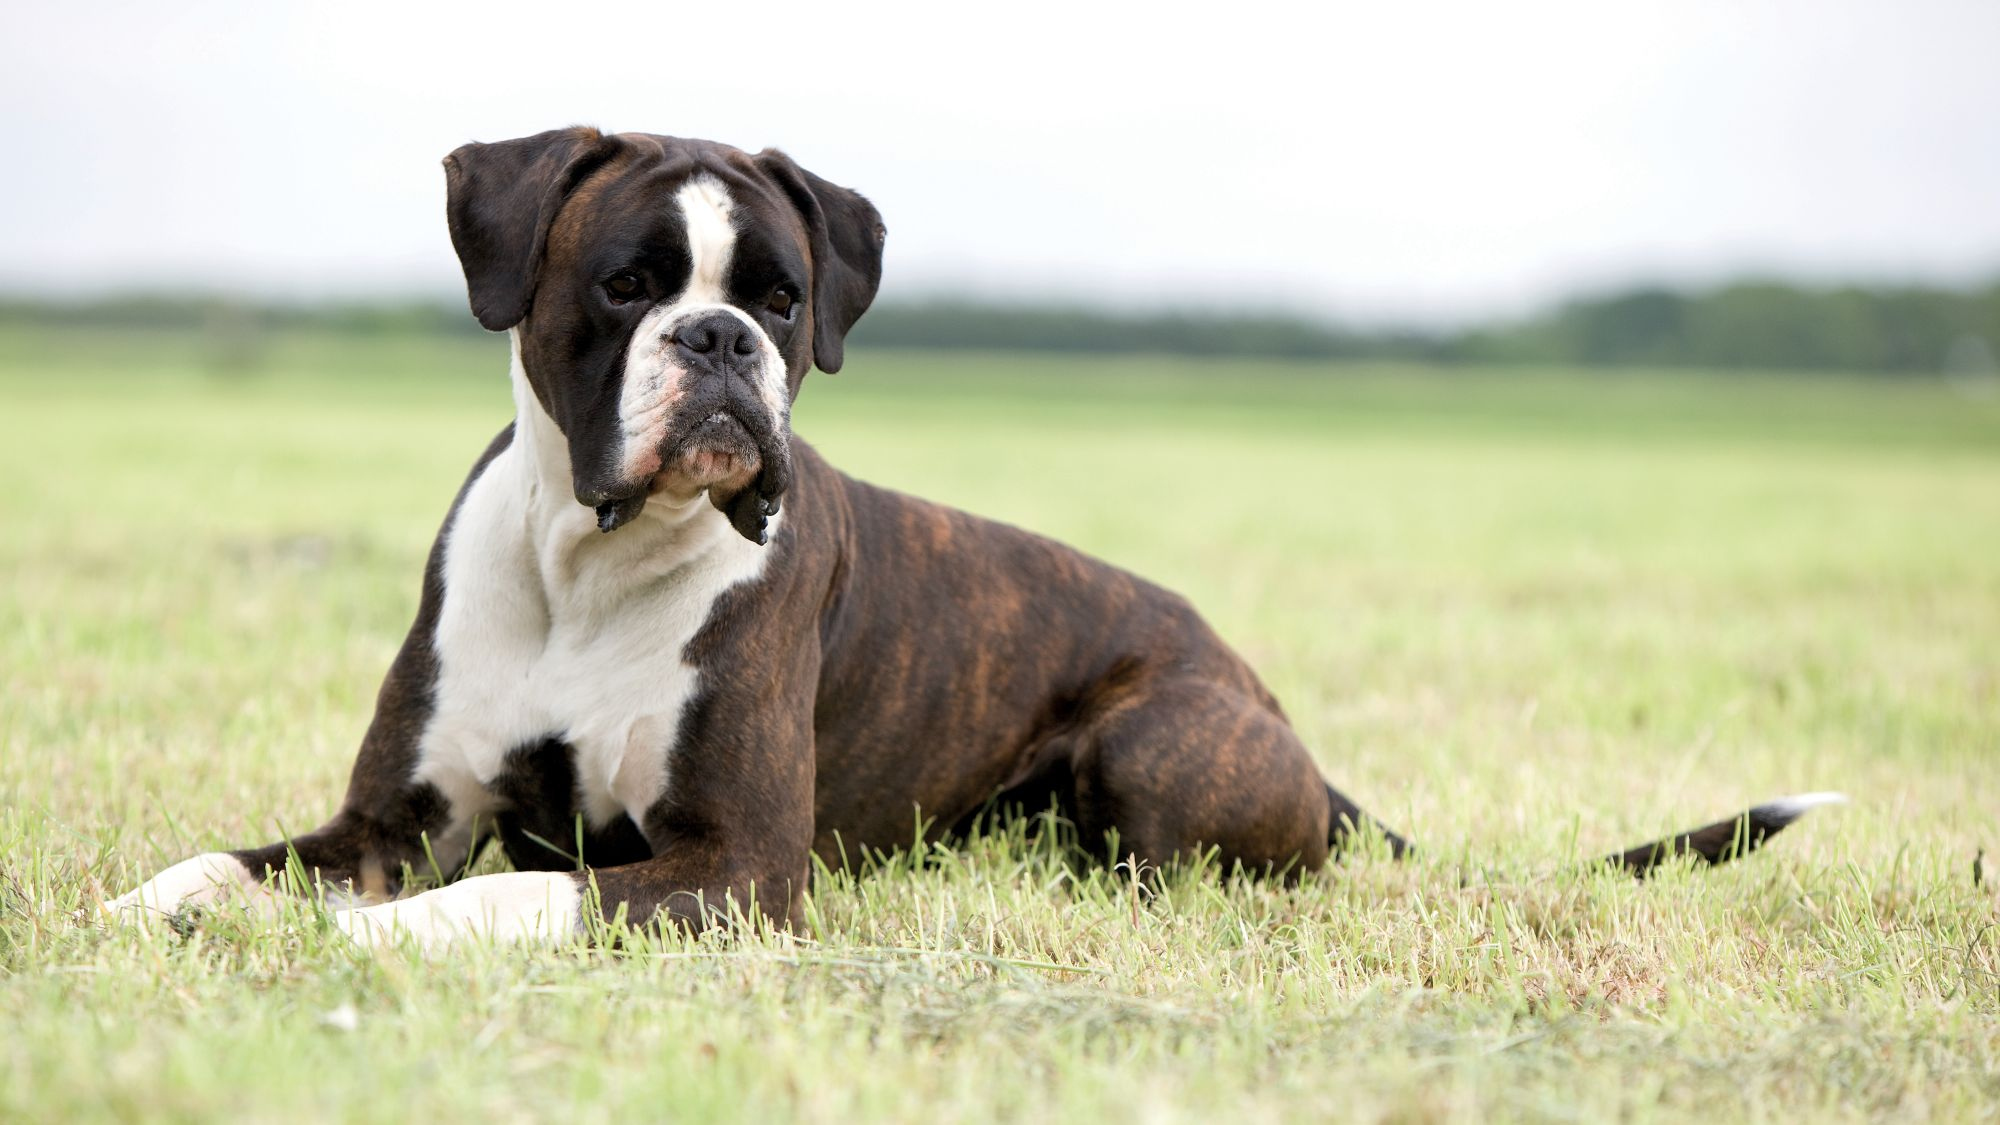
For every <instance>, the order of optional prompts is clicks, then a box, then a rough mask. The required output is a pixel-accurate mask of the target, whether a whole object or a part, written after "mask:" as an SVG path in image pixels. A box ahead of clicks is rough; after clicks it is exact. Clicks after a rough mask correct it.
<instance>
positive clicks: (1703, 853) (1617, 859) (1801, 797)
mask: <svg viewBox="0 0 2000 1125" xmlns="http://www.w3.org/2000/svg"><path fill="white" fill-rule="evenodd" d="M1846 802H1847V795H1846V794H1844V793H1798V794H1795V795H1793V796H1790V797H1780V798H1778V799H1777V800H1775V801H1766V802H1764V803H1763V804H1761V805H1756V806H1753V807H1752V808H1750V809H1749V810H1747V811H1745V812H1743V813H1740V814H1738V815H1736V816H1732V817H1729V818H1727V819H1725V820H1718V821H1716V822H1715V823H1713V824H1704V825H1702V826H1701V827H1700V828H1691V829H1689V830H1687V831H1686V832H1681V833H1678V834H1676V835H1673V836H1668V837H1666V838H1665V839H1661V840H1654V841H1652V842H1651V843H1646V844H1640V845H1639V846H1638V847H1636V848H1627V849H1625V850H1624V851H1622V852H1613V853H1612V854H1610V855H1607V856H1603V857H1601V858H1599V859H1598V861H1597V862H1599V863H1608V864H1610V865H1612V866H1613V867H1622V868H1624V869H1625V870H1627V871H1629V872H1631V873H1632V875H1633V876H1634V877H1635V878H1639V879H1644V878H1645V877H1646V873H1647V872H1649V871H1651V870H1652V869H1653V868H1655V867H1658V866H1660V865H1661V864H1663V863H1669V862H1671V861H1673V860H1674V859H1675V858H1676V857H1678V856H1684V855H1685V856H1693V857H1695V858H1696V859H1699V860H1701V861H1702V862H1703V863H1706V864H1708V865H1709V866H1711V867H1713V866H1714V865H1716V864H1718V863H1728V862H1729V861H1730V860H1732V859H1737V858H1739V857H1741V856H1745V855H1749V854H1750V853H1751V852H1754V851H1756V850H1757V849H1758V848H1760V847H1762V846H1763V844H1764V841H1766V840H1768V839H1770V838H1771V837H1773V836H1775V835H1777V834H1778V833H1779V832H1782V831H1783V830H1784V829H1785V827H1786V826H1787V825H1789V824H1791V823H1792V822H1793V821H1795V820H1797V819H1798V818H1800V817H1802V816H1804V815H1806V813H1808V812H1810V811H1811V810H1813V809H1816V808H1818V807H1819V806H1821V805H1839V804H1845V803H1846Z"/></svg>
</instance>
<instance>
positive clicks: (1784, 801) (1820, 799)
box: [1756, 790, 1847, 820]
mask: <svg viewBox="0 0 2000 1125" xmlns="http://www.w3.org/2000/svg"><path fill="white" fill-rule="evenodd" d="M1846 803H1847V794H1845V793H1835V792H1833V791H1831V790H1828V791H1825V792H1820V793H1796V794H1793V795H1792V796H1790V797H1780V798H1778V799H1777V800H1775V801H1766V802H1764V803H1763V804H1761V805H1758V806H1757V809H1756V811H1757V812H1760V813H1763V814H1764V815H1766V816H1773V817H1782V818H1784V819H1785V820H1797V819H1798V818H1799V817H1802V816H1804V815H1805V814H1806V812H1807V810H1809V809H1816V808H1818V807H1819V806H1821V805H1844V804H1846Z"/></svg>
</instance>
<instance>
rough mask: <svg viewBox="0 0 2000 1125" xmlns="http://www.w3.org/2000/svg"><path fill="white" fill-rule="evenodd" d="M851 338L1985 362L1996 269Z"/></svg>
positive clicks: (961, 323)
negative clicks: (1378, 312)
mask: <svg viewBox="0 0 2000 1125" xmlns="http://www.w3.org/2000/svg"><path fill="white" fill-rule="evenodd" d="M0 323H15V324H20V323H34V324H42V325H52V326H69V327H74V328H78V329H88V328H153V329H199V330H200V331H202V332H203V333H205V334H206V335H207V336H209V337H210V338H211V342H212V343H214V344H215V345H216V347H217V349H218V350H219V351H221V352H224V353H227V352H231V351H233V350H242V351H244V352H246V353H248V352H254V351H255V349H256V347H257V341H258V338H259V337H260V336H261V335H263V334H265V333H267V332H270V331H276V330H283V329H287V328H317V329H322V330H328V331H338V332H346V333H355V334H373V333H413V332H414V333H463V334H467V335H472V334H477V333H478V332H479V328H478V327H477V325H476V324H475V323H474V322H473V320H472V318H471V317H470V316H469V315H468V314H467V313H466V312H465V310H464V309H463V307H461V306H459V305H457V304H455V303H445V302H421V301H412V302H399V303H326V304H316V305H260V304H249V303H245V302H240V301H232V300H229V299H225V298H219V297H197V298H180V297H172V296H161V295H141V296H118V297H105V298H94V299H90V300H78V301H62V302H56V301H48V300H38V299H34V298H27V297H12V298H0ZM853 342H854V344H855V345H856V346H860V347H875V348H938V349H960V348H962V349H983V350H998V351H1021V350H1026V351H1055V352H1086V353H1119V352H1151V353H1169V354H1178V355H1195V356H1267V357H1284V358H1298V359H1375V360H1382V359H1389V360H1418V361H1428V362H1438V363H1481V364H1495V363H1497V364H1539V365H1551V364H1554V365H1574V366H1588V367H1617V366H1645V367H1698V368H1761V369H1789V370H1802V371H1850V372H1878V373H1886V374H1894V373H1908V372H1937V371H1946V372H1965V373H1987V372H1991V371H1993V370H1994V366H1995V365H1994V356H1995V354H1996V352H2000V281H1996V282H1994V283H1992V284H1989V285H1987V286H1985V287H1983V288H1971V289H1944V288H1935V287H1922V286H1903V287H1866V286H1858V285H1849V286H1807V285H1798V284H1792V283H1787V282H1782V281H1742V282H1737V283H1733V284H1728V285H1722V286H1717V287H1713V288H1707V289H1699V290H1680V289H1671V288H1665V287H1640V288H1631V289H1626V290H1622V291H1618V292H1611V293H1605V294H1599V295H1593V296H1586V297H1582V298H1579V299H1576V300H1572V301H1569V302H1567V303H1565V304H1562V305H1560V306H1557V307H1556V308H1553V309H1551V310H1549V311H1547V312H1544V313H1542V314H1539V315H1536V316H1532V317H1528V318H1526V319H1523V320H1518V321H1513V322H1506V323H1495V324H1487V325H1481V326H1475V327H1471V328H1465V329H1456V330H1441V331H1417V330H1401V329H1384V328H1356V327H1344V326H1341V325H1338V324H1334V323H1331V322H1327V321H1319V320H1314V319H1310V318H1308V317H1305V316H1293V315H1283V314H1269V315H1259V314H1252V313H1196V312H1186V311H1181V312H1159V313H1121V312H1111V311H1106V310H1101V309H1089V308H1074V307H1055V306H1028V305H1011V304H996V303H988V302H977V301H969V300H932V301H924V302H914V303H912V302H903V303H885V304H883V305H879V306H877V307H876V308H875V309H874V310H872V311H871V312H870V313H869V314H868V316H867V317H866V318H864V319H863V320H862V322H861V324H860V325H859V326H858V327H857V329H856V330H855V333H854V339H853Z"/></svg>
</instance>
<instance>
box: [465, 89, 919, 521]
mask: <svg viewBox="0 0 2000 1125" xmlns="http://www.w3.org/2000/svg"><path fill="white" fill-rule="evenodd" d="M444 167H445V182H446V194H447V201H446V215H447V218H448V220H449V222H450V226H451V241H452V246H453V247H454V248H455V249H456V250H457V251H458V258H459V264H460V265H462V266H463V267H464V269H465V284H466V289H467V291H468V293H469V295H470V298H471V302H472V312H473V315H474V316H476V317H478V318H479V323H480V324H482V325H484V326H486V327H487V328H489V329H491V330H493V331H496V332H499V331H505V330H507V329H514V330H516V332H517V333H518V340H519V347H520V355H521V362H522V366H523V368H524V369H525V370H526V373H527V378H528V383H529V385H530V387H531V388H532V389H533V391H534V394H535V397H536V399H537V400H538V401H539V402H540V404H541V406H542V409H543V410H545V411H547V412H548V414H549V417H550V418H552V419H553V420H554V421H555V423H556V426H557V427H558V428H559V429H560V430H561V431H562V433H563V437H564V438H565V439H566V441H567V442H568V445H569V457H570V472H571V479H572V483H573V484H574V486H575V493H576V499H577V502H578V503H580V504H584V505H587V506H589V507H591V508H595V509H596V510H597V515H598V526H599V527H600V528H602V529H603V530H605V531H612V530H614V529H616V528H617V527H618V526H620V525H621V524H623V523H625V522H626V521H627V520H630V519H631V518H632V517H633V516H635V515H637V514H638V513H639V511H640V509H642V508H643V507H644V506H645V503H646V499H647V498H648V497H649V496H653V495H661V494H665V495H668V496H671V497H673V498H674V499H676V500H677V501H686V500H688V499H692V498H694V497H697V496H699V495H700V494H702V493H703V492H706V493H707V495H708V498H709V500H710V502H711V503H713V504H714V505H715V506H716V508H718V509H719V510H721V511H722V512H723V513H725V514H726V515H727V516H728V517H729V520H730V522H731V524H733V525H734V526H735V528H736V529H737V531H739V532H741V533H742V534H743V535H744V536H745V537H747V538H749V539H751V540H753V541H755V542H759V543H761V542H763V541H764V537H765V521H766V518H767V517H768V516H769V515H770V514H772V513H774V512H776V511H777V508H778V503H779V499H780V497H782V496H783V494H784V491H785V488H786V486H787V485H788V484H789V483H790V475H791V459H790V455H789V452H788V450H789V435H790V428H789V424H790V415H791V404H792V400H793V399H794V398H796V397H797V396H798V392H799V385H800V384H801V383H802V382H803V381H804V379H805V377H806V373H807V372H808V371H810V370H811V369H812V368H813V367H814V366H818V367H819V368H820V369H821V370H823V371H829V372H831V371H838V370H840V365H841V351H842V341H843V340H844V338H845V337H846V334H847V330H848V329H849V328H851V327H853V325H854V322H855V321H856V320H858V319H859V318H860V316H861V314H862V313H863V312H865V311H866V310H867V308H868V304H869V302H870V301H872V300H873V299H874V297H875V289H876V285H877V283H878V282H879V281H880V279H881V276H882V239H883V234H884V231H883V227H882V219H881V216H880V215H878V214H877V213H876V211H875V208H874V207H873V206H872V205H870V204H869V202H868V201H867V200H866V199H863V198H862V197H861V196H860V195H858V194H856V193H855V192H852V191H849V190H848V189H846V188H842V187H836V186H835V185H833V184H830V183H828V182H826V181H825V180H822V179H820V178H819V177H818V176H815V175H813V174H812V173H810V172H807V171H805V170H804V169H802V168H800V167H799V166H798V165H797V164H794V163H793V162H792V160H791V158H790V157H787V156H786V155H785V154H783V153H781V152H778V151H777V150H775V149H766V150H765V151H763V152H761V153H757V154H755V155H752V154H750V153H746V152H743V151H741V150H739V149H735V148H731V147H729V146H727V145H720V144H715V143H713V142H709V141H695V140H683V139H680V138H675V137H660V136H653V135H650V134H643V133H621V134H617V135H615V136H605V135H603V134H600V133H599V132H598V131H597V130H595V129H586V128H574V129H560V130H555V131H553V132H547V133H538V134H536V135H535V136H532V137H523V138H521V139H519V140H512V141H501V142H498V143H495V144H469V145H465V146H464V147H462V148H459V149H458V150H457V151H455V152H453V153H452V154H451V155H450V156H447V157H445V161H444Z"/></svg>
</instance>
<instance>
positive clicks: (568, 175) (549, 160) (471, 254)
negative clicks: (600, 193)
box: [444, 125, 614, 332]
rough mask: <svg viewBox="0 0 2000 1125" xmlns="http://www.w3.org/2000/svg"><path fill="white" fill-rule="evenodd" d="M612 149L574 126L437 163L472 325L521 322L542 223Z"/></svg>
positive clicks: (537, 264) (463, 151) (500, 326)
mask: <svg viewBox="0 0 2000 1125" xmlns="http://www.w3.org/2000/svg"><path fill="white" fill-rule="evenodd" d="M613 146H614V142H612V141H611V140H609V139H608V138H606V137H604V136H603V135H602V134H600V133H599V132H598V131H597V130H595V129H590V128H585V127H583V126H581V125H579V126H576V127H574V128H569V129H553V130H550V131H549V132H546V133H536V134H535V135H534V136H532V137H522V138H520V139H519V140H513V141H500V142H498V143H495V144H469V145H461V146H459V147H458V148H457V149H456V150H454V151H453V152H452V154H451V155H450V156H447V157H445V158H444V183H445V219H446V221H447V222H448V223H449V225H450V227H451V245H452V248H453V249H454V250H457V251H458V264H459V265H460V266H462V267H464V269H465V289H466V294H467V296H468V297H469V298H470V299H471V301H472V315H473V316H476V317H478V318H479V323H480V324H482V325H484V326H486V328H488V329H489V330H491V331H494V332H502V331H505V330H506V329H509V328H512V327H514V326H515V325H516V324H519V323H521V318H522V317H525V316H527V315H528V303H529V301H530V300H531V299H532V298H533V297H534V294H535V275H536V273H537V272H538V271H539V270H540V269H541V265H542V249H543V247H544V246H545V245H546V244H547V241H548V235H549V224H550V223H551V222H553V221H555V217H556V212H557V211H558V210H559V209H560V208H561V207H562V202H563V199H564V197H566V196H568V195H569V193H570V191H571V189H573V188H575V187H576V185H577V183H578V181H580V180H582V179H583V177H584V175H585V174H586V173H588V172H589V171H590V170H591V169H593V168H595V167H597V165H598V164H600V163H602V162H603V160H604V158H605V157H606V156H608V155H610V153H611V151H612V148H613Z"/></svg>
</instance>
